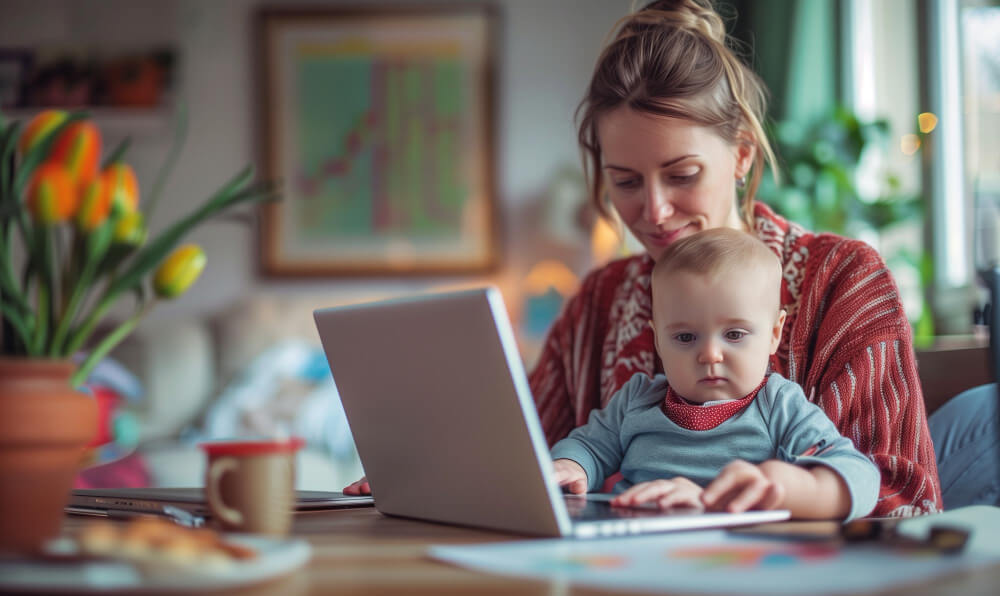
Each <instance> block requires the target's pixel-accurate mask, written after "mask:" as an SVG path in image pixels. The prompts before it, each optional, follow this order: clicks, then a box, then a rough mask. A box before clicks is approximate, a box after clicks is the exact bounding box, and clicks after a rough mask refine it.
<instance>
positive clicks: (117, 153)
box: [101, 137, 132, 170]
mask: <svg viewBox="0 0 1000 596" xmlns="http://www.w3.org/2000/svg"><path fill="white" fill-rule="evenodd" d="M131 144H132V137H125V138H124V139H123V140H122V142H120V143H118V145H117V146H116V147H115V149H114V151H112V152H111V153H110V154H108V157H107V158H105V160H104V162H103V163H102V164H101V169H102V170H103V169H105V168H107V167H108V166H110V165H111V164H113V163H115V162H118V161H121V159H122V157H124V156H125V152H126V151H128V148H129V145H131Z"/></svg>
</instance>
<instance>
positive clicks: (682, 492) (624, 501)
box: [611, 476, 702, 509]
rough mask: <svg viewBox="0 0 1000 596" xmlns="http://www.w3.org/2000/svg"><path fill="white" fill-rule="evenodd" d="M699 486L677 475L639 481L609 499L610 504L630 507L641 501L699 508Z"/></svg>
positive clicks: (661, 506)
mask: <svg viewBox="0 0 1000 596" xmlns="http://www.w3.org/2000/svg"><path fill="white" fill-rule="evenodd" d="M701 493H702V489H701V487H700V486H698V485H697V484H695V483H694V482H691V481H690V480H688V479H687V478H683V477H681V476H677V477H676V478H671V479H670V480H653V481H650V482H640V483H639V484H636V485H635V486H632V487H630V488H629V489H628V490H626V491H625V492H623V493H622V494H620V495H618V496H617V497H615V498H614V499H612V500H611V504H612V505H619V506H623V507H631V506H634V505H642V504H643V503H655V504H656V506H657V507H659V508H660V509H670V508H671V507H677V506H680V505H684V506H688V507H697V508H699V509H700V508H701V506H702V505H701Z"/></svg>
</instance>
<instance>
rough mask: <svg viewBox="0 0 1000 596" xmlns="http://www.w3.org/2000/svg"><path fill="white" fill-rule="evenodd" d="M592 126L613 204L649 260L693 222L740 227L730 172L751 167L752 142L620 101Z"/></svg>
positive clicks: (697, 226) (698, 226)
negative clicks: (735, 139) (730, 139)
mask: <svg viewBox="0 0 1000 596" xmlns="http://www.w3.org/2000/svg"><path fill="white" fill-rule="evenodd" d="M597 134H598V138H599V141H600V144H601V150H602V156H601V157H602V163H603V169H604V178H605V180H606V186H607V189H608V195H609V197H610V199H611V204H612V205H613V206H614V208H615V210H616V211H617V212H618V215H619V216H620V217H621V218H622V221H624V222H625V225H626V226H628V229H629V230H630V231H631V232H632V234H633V235H634V236H635V237H636V239H637V240H638V241H639V242H641V243H642V245H643V246H644V247H645V248H646V250H647V251H648V252H649V254H650V256H651V257H653V259H654V260H656V259H659V257H660V255H662V254H663V252H664V250H666V248H667V246H668V245H670V244H671V243H672V242H674V241H675V240H678V239H680V238H683V237H685V236H690V235H691V234H694V233H695V232H697V231H699V230H705V229H709V228H718V227H723V226H725V227H730V228H738V229H743V228H745V226H744V224H743V222H742V220H741V219H740V215H739V211H738V210H737V208H736V180H737V179H738V178H740V177H742V176H744V175H745V174H746V173H747V171H749V169H750V164H751V162H752V159H753V147H752V146H751V145H749V144H735V145H734V144H730V143H727V142H726V141H724V140H723V139H722V138H721V137H719V136H718V135H717V134H716V133H715V132H714V131H713V130H712V129H710V128H707V127H704V126H700V125H697V124H693V123H692V122H690V121H688V120H680V119H676V118H666V117H662V116H653V115H650V114H646V113H643V112H637V111H635V110H632V109H631V108H628V107H624V106H623V107H619V108H616V109H615V110H613V111H611V112H608V113H607V114H605V115H604V116H602V117H601V118H600V120H599V121H598V123H597Z"/></svg>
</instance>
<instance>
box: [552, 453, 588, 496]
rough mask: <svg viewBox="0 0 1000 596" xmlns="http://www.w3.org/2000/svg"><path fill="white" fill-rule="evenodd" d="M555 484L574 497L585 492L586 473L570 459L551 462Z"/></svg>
mask: <svg viewBox="0 0 1000 596" xmlns="http://www.w3.org/2000/svg"><path fill="white" fill-rule="evenodd" d="M552 467H553V469H554V470H555V477H556V482H558V483H559V486H564V487H566V490H568V491H569V492H571V493H573V494H574V495H580V494H583V493H585V492H587V473H586V472H584V471H583V467H582V466H581V465H580V464H578V463H576V462H575V461H573V460H571V459H557V460H555V461H553V462H552Z"/></svg>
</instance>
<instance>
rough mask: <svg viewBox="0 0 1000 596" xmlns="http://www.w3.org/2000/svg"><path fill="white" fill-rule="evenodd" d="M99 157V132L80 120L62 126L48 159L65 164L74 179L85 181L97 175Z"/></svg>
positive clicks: (90, 124)
mask: <svg viewBox="0 0 1000 596" xmlns="http://www.w3.org/2000/svg"><path fill="white" fill-rule="evenodd" d="M100 158H101V133H100V132H99V131H98V130H97V127H96V126H94V125H93V124H92V123H90V122H88V121H86V120H81V121H79V122H74V123H72V124H70V125H69V126H67V127H66V128H64V129H63V130H62V132H60V133H59V136H58V137H56V140H55V141H53V143H52V151H51V152H50V153H49V160H50V161H55V162H59V163H61V164H63V165H64V166H66V169H68V170H69V171H70V173H71V174H72V175H73V177H74V178H76V180H78V181H79V182H81V183H87V182H89V181H91V180H93V179H94V177H95V176H97V169H98V167H100V163H99V160H100Z"/></svg>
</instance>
